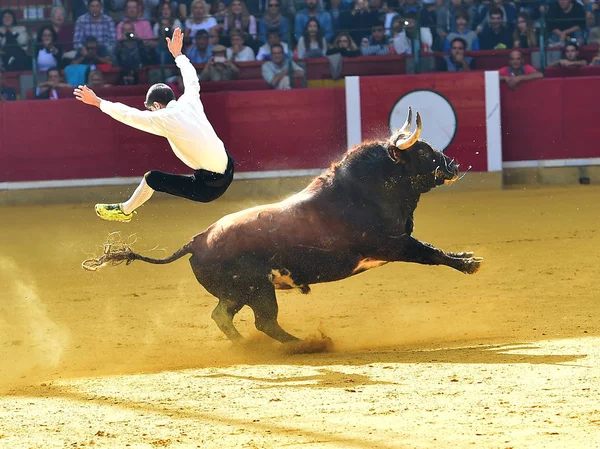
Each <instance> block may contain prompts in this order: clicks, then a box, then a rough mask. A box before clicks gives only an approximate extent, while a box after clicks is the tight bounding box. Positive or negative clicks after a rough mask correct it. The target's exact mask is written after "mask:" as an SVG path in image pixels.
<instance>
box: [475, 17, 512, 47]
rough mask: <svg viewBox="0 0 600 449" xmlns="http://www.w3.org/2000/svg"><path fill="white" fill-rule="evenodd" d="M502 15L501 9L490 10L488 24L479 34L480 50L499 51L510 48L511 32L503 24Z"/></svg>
mask: <svg viewBox="0 0 600 449" xmlns="http://www.w3.org/2000/svg"><path fill="white" fill-rule="evenodd" d="M503 16H504V13H503V12H502V10H501V9H498V8H491V9H490V20H489V24H488V25H486V26H485V27H484V28H483V30H482V31H481V33H480V34H479V48H480V49H481V50H500V49H506V48H512V46H513V36H512V32H511V30H510V29H509V28H508V27H507V26H506V25H504V23H503Z"/></svg>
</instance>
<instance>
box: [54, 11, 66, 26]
mask: <svg viewBox="0 0 600 449" xmlns="http://www.w3.org/2000/svg"><path fill="white" fill-rule="evenodd" d="M66 15H67V14H66V12H65V8H63V7H62V6H55V7H54V8H52V11H51V12H50V20H51V21H52V23H53V24H54V25H58V26H62V25H63V24H64V23H65V17H66Z"/></svg>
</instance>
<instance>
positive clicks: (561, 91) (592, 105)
mask: <svg viewBox="0 0 600 449" xmlns="http://www.w3.org/2000/svg"><path fill="white" fill-rule="evenodd" d="M598 87H600V77H581V78H551V79H544V80H540V81H534V82H530V83H527V84H523V85H521V86H520V87H519V88H518V89H516V90H514V91H511V90H510V89H509V88H508V87H507V86H506V85H504V83H503V84H502V86H501V92H500V99H501V107H502V110H501V113H502V155H503V160H504V161H530V160H544V159H577V158H592V157H599V156H600V148H599V147H598V146H597V145H596V142H598V141H600V126H596V123H595V122H596V121H597V118H596V117H598V97H597V96H596V94H595V93H596V92H597V90H598Z"/></svg>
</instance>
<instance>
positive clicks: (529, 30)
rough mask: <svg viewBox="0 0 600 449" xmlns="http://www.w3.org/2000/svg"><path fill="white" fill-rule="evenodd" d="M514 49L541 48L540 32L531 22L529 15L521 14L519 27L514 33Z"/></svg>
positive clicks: (518, 21) (518, 20)
mask: <svg viewBox="0 0 600 449" xmlns="http://www.w3.org/2000/svg"><path fill="white" fill-rule="evenodd" d="M513 45H514V48H537V47H539V46H540V41H539V37H538V32H537V30H536V29H535V27H534V26H533V23H532V22H531V20H529V14H527V13H526V12H521V13H519V16H518V17H517V26H516V27H515V30H514V31H513Z"/></svg>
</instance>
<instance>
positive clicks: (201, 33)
mask: <svg viewBox="0 0 600 449" xmlns="http://www.w3.org/2000/svg"><path fill="white" fill-rule="evenodd" d="M194 37H195V38H196V39H198V38H200V37H205V38H207V39H208V31H206V30H204V29H202V30H198V31H196V35H195V36H194Z"/></svg>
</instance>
